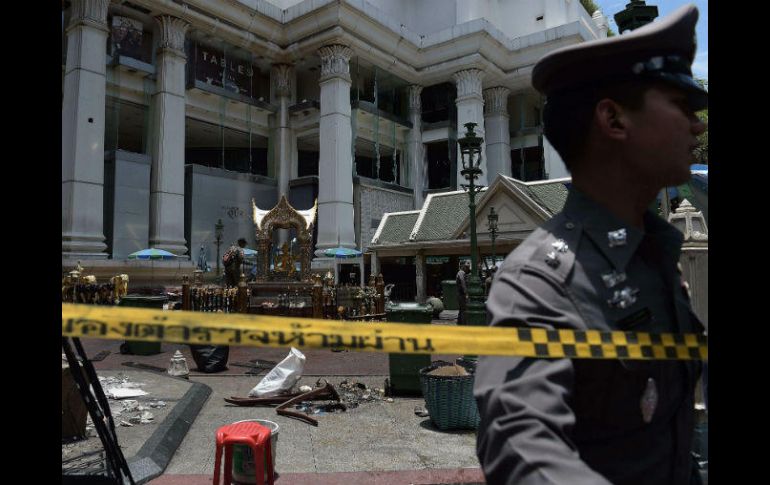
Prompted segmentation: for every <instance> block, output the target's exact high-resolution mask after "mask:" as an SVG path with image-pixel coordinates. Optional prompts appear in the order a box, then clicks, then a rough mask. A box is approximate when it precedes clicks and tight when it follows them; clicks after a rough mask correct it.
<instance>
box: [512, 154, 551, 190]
mask: <svg viewBox="0 0 770 485" xmlns="http://www.w3.org/2000/svg"><path fill="white" fill-rule="evenodd" d="M511 173H512V174H513V178H516V179H519V180H522V181H525V182H530V181H533V180H543V179H544V178H545V163H544V161H543V147H542V146H533V147H526V148H524V149H519V148H516V149H513V150H511Z"/></svg>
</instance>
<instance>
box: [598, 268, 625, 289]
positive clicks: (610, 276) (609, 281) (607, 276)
mask: <svg viewBox="0 0 770 485" xmlns="http://www.w3.org/2000/svg"><path fill="white" fill-rule="evenodd" d="M602 281H604V286H606V287H607V288H612V287H613V286H615V285H617V284H618V283H622V282H624V281H626V274H625V273H623V272H621V273H618V272H617V271H615V270H612V271H608V272H606V273H604V274H603V275H602Z"/></svg>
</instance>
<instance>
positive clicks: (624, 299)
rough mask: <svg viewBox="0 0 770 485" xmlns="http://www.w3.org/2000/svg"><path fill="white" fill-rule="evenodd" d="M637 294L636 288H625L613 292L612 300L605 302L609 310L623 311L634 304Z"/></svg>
mask: <svg viewBox="0 0 770 485" xmlns="http://www.w3.org/2000/svg"><path fill="white" fill-rule="evenodd" d="M638 294H639V289H638V288H631V287H630V286H626V287H625V288H623V289H622V290H615V293H614V294H613V295H612V298H610V299H609V300H607V304H609V306H610V308H620V309H621V310H622V309H625V308H628V307H630V306H631V305H633V304H634V303H636V295H638Z"/></svg>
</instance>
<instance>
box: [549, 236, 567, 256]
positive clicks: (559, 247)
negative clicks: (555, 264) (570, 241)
mask: <svg viewBox="0 0 770 485" xmlns="http://www.w3.org/2000/svg"><path fill="white" fill-rule="evenodd" d="M551 247H553V248H554V249H555V250H556V252H557V253H566V252H567V250H568V249H569V246H567V243H565V242H564V239H557V240H556V241H555V242H553V243H551Z"/></svg>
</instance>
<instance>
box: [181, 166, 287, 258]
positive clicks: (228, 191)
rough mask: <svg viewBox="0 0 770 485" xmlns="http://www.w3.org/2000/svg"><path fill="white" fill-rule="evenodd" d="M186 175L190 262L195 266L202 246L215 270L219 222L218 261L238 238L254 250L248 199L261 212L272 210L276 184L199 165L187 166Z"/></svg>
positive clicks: (272, 180)
mask: <svg viewBox="0 0 770 485" xmlns="http://www.w3.org/2000/svg"><path fill="white" fill-rule="evenodd" d="M185 175H186V176H185V219H187V221H186V223H185V228H186V234H185V239H187V242H188V244H189V248H190V252H189V255H190V258H191V259H192V260H193V261H194V262H196V263H197V261H198V255H199V252H200V247H201V246H203V247H204V251H205V252H206V259H207V261H208V264H209V265H210V266H211V268H212V269H214V268H216V254H217V247H216V243H215V242H214V241H215V240H214V226H215V224H216V222H217V220H219V219H222V224H224V234H223V236H222V245H221V246H220V257H221V255H222V254H224V251H226V250H227V248H228V247H229V246H230V245H231V244H233V243H234V242H235V241H237V240H238V238H241V237H243V238H246V240H247V241H248V247H250V248H255V238H256V229H255V228H254V222H253V215H252V210H251V199H252V197H253V198H254V200H255V202H256V204H257V206H258V207H259V208H260V209H271V208H273V207H274V206H275V204H276V203H277V186H276V182H275V180H274V179H269V178H267V177H261V176H259V175H250V174H245V173H238V172H229V171H227V170H222V169H218V168H209V167H204V166H201V165H187V167H186V174H185Z"/></svg>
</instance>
